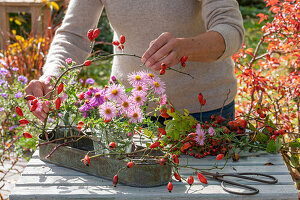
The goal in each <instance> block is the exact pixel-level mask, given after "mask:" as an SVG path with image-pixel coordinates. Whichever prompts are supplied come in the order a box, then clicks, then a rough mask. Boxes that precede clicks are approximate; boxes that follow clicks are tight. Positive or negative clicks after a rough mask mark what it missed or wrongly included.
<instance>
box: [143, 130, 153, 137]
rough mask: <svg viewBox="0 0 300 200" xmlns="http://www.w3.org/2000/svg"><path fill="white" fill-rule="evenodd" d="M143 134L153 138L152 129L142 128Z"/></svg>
mask: <svg viewBox="0 0 300 200" xmlns="http://www.w3.org/2000/svg"><path fill="white" fill-rule="evenodd" d="M144 134H145V135H146V136H148V137H149V138H151V139H153V138H154V134H153V132H152V131H149V130H148V129H144Z"/></svg>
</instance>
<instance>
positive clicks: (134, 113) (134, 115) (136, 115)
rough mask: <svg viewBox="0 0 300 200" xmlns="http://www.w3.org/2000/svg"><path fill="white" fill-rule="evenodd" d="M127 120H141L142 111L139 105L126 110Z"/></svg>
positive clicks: (135, 121) (133, 121) (134, 121)
mask: <svg viewBox="0 0 300 200" xmlns="http://www.w3.org/2000/svg"><path fill="white" fill-rule="evenodd" d="M128 117H129V122H131V123H139V122H142V121H143V113H142V111H141V109H140V108H139V107H136V106H134V107H132V109H130V110H129V112H128Z"/></svg>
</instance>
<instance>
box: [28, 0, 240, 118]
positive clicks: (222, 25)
mask: <svg viewBox="0 0 300 200" xmlns="http://www.w3.org/2000/svg"><path fill="white" fill-rule="evenodd" d="M104 7H105V9H106V13H107V16H108V19H109V21H110V24H111V26H112V28H113V30H114V40H117V39H119V37H120V35H125V36H126V46H125V52H126V53H133V54H137V55H143V56H142V62H143V63H145V68H148V69H150V68H151V69H152V70H154V71H157V73H159V69H160V65H161V63H162V62H164V63H166V64H167V65H168V66H169V67H171V66H174V65H176V66H174V67H175V68H178V67H180V66H179V65H180V64H178V63H180V58H181V57H182V56H187V57H188V62H187V66H186V68H185V69H184V71H185V72H186V73H189V74H192V76H193V77H195V78H194V79H192V78H191V77H189V76H185V75H182V74H180V73H176V72H174V71H167V73H166V74H165V75H164V76H161V79H162V80H163V81H164V82H165V83H166V91H167V92H166V94H167V95H168V97H169V99H170V100H171V102H172V103H173V105H174V106H175V107H176V108H177V109H179V110H182V109H184V108H186V109H188V110H189V111H190V113H195V115H194V116H199V114H196V113H199V111H200V106H199V102H198V98H197V96H198V94H199V93H200V92H201V93H202V94H203V96H204V97H205V99H206V101H207V103H206V104H205V106H203V108H202V111H203V112H204V113H203V114H202V116H203V121H206V120H209V117H210V115H211V114H217V113H218V112H220V108H221V107H222V106H223V105H225V107H224V109H223V116H225V117H227V118H228V117H229V118H233V115H234V97H235V95H236V90H237V82H236V78H235V75H234V64H233V62H232V60H231V56H232V55H233V54H234V53H235V52H237V51H238V50H239V48H240V47H241V45H242V42H243V36H244V29H243V20H242V16H241V14H240V11H239V7H238V3H237V2H236V0H163V1H162V0H122V1H120V0H71V1H70V4H69V7H68V10H67V13H66V16H65V18H64V21H63V24H62V26H61V27H60V28H59V29H58V30H57V32H56V36H55V38H54V40H53V42H52V45H51V48H50V51H49V54H48V56H47V61H46V64H45V66H44V68H43V73H44V74H43V76H42V77H41V78H40V80H39V81H38V80H35V81H32V82H30V84H29V85H28V86H27V88H26V93H27V94H32V95H34V96H42V95H44V94H46V93H47V92H48V91H49V85H47V84H46V83H45V81H44V80H45V78H46V77H47V76H58V75H59V69H58V66H60V65H64V63H65V61H64V60H65V59H66V58H69V57H70V58H72V59H73V60H74V61H75V62H76V63H82V62H83V61H84V60H85V59H86V58H87V56H88V55H89V53H90V51H91V49H90V47H89V46H90V43H89V40H88V38H87V37H86V33H87V31H88V30H89V29H91V28H95V27H96V26H97V23H98V20H99V18H100V15H101V12H102V10H103V8H104ZM114 51H115V52H118V51H119V50H118V48H117V47H115V48H114ZM140 64H141V61H140V60H138V59H136V58H133V57H126V56H119V57H114V59H113V66H112V75H113V76H115V77H117V78H118V79H120V80H121V82H122V83H124V84H125V85H126V84H127V82H126V77H127V75H128V74H129V73H131V72H133V71H137V70H140V69H141V68H139V65H140ZM177 65H178V66H177ZM229 91H230V92H229ZM228 93H229V94H228ZM225 100H226V102H225ZM224 102H225V103H224ZM48 110H49V109H48V108H47V106H45V105H44V106H43V110H42V111H41V112H35V113H34V114H35V115H36V116H37V117H38V118H39V119H41V120H44V119H45V117H46V113H47V112H48Z"/></svg>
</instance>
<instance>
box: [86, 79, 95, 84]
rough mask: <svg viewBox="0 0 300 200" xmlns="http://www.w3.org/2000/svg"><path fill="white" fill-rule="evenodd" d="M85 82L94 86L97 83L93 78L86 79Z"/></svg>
mask: <svg viewBox="0 0 300 200" xmlns="http://www.w3.org/2000/svg"><path fill="white" fill-rule="evenodd" d="M85 82H86V83H87V84H90V85H93V84H94V83H95V80H94V79H92V78H88V79H86V81H85Z"/></svg>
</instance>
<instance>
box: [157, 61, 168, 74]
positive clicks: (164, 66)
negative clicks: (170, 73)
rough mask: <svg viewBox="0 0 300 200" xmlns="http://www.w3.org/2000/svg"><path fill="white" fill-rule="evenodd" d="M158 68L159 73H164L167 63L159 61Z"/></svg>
mask: <svg viewBox="0 0 300 200" xmlns="http://www.w3.org/2000/svg"><path fill="white" fill-rule="evenodd" d="M160 68H161V69H160V71H159V73H160V75H164V74H165V73H166V69H167V64H166V63H161V65H160Z"/></svg>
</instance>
